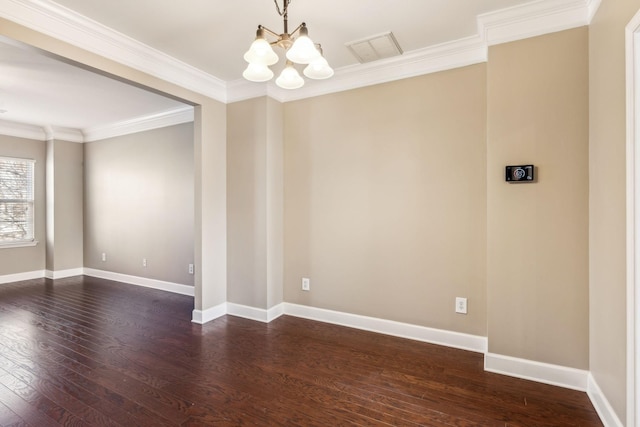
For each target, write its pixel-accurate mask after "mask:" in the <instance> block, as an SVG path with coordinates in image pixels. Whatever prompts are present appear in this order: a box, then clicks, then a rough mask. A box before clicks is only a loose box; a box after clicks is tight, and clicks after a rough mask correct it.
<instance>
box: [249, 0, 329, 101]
mask: <svg viewBox="0 0 640 427" xmlns="http://www.w3.org/2000/svg"><path fill="white" fill-rule="evenodd" d="M273 2H274V3H275V4H276V9H277V11H278V14H279V15H280V16H281V17H282V19H283V20H284V32H283V33H282V34H277V33H275V32H273V31H271V30H270V29H268V28H266V27H263V26H262V25H258V31H257V32H256V39H255V40H254V41H253V43H252V44H251V47H250V48H249V50H248V51H247V52H246V53H245V54H244V60H245V61H247V62H248V63H249V66H248V67H247V69H246V70H244V72H243V73H242V76H243V77H244V78H245V79H247V80H249V81H252V82H266V81H268V80H271V79H272V78H273V75H274V74H273V71H271V69H270V68H269V66H271V65H274V64H275V63H277V62H278V60H279V58H278V55H277V54H276V53H275V51H274V50H273V48H272V46H273V45H275V46H278V47H280V48H282V49H284V50H285V52H286V53H285V56H286V63H285V67H284V69H283V70H282V72H281V73H280V76H279V77H278V78H277V79H276V84H277V85H278V86H280V87H281V88H283V89H298V88H299V87H302V86H303V85H304V79H303V78H302V77H301V76H300V73H298V70H297V69H296V68H295V67H294V65H295V64H303V65H306V67H305V68H304V70H303V73H304V75H305V76H307V77H308V78H310V79H328V78H329V77H331V76H333V69H332V68H331V67H330V66H329V63H328V62H327V60H326V59H325V58H324V56H322V48H321V47H320V45H316V44H314V43H313V41H311V39H310V38H309V31H308V30H307V24H305V23H304V22H303V23H302V24H300V25H299V26H298V27H297V28H296V29H295V30H293V31H292V32H291V33H289V20H288V15H287V10H288V8H289V3H291V0H283V2H282V3H283V4H282V9H280V5H279V4H278V1H277V0H273ZM266 34H269V35H270V36H272V37H275V38H276V40H275V41H272V42H269V41H268V40H267V38H266Z"/></svg>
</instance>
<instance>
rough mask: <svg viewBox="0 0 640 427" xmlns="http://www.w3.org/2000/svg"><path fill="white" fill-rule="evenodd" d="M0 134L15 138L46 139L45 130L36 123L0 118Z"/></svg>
mask: <svg viewBox="0 0 640 427" xmlns="http://www.w3.org/2000/svg"><path fill="white" fill-rule="evenodd" d="M0 135H7V136H15V137H17V138H26V139H35V140H36V141H46V137H47V134H46V132H45V130H44V129H43V128H42V127H40V126H36V125H30V124H26V123H17V122H10V121H8V120H0Z"/></svg>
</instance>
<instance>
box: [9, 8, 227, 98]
mask: <svg viewBox="0 0 640 427" xmlns="http://www.w3.org/2000/svg"><path fill="white" fill-rule="evenodd" d="M0 16H2V17H3V18H6V19H9V20H11V21H14V22H16V23H18V24H20V25H24V26H25V27H28V28H31V29H33V30H36V31H39V32H41V33H44V34H47V35H49V36H52V37H55V38H56V39H59V40H62V41H65V42H67V43H70V44H72V45H74V46H77V47H80V48H82V49H85V50H88V51H90V52H93V53H96V54H98V55H101V56H104V57H105V58H108V59H111V60H114V61H116V62H119V63H121V64H124V65H127V66H129V67H131V68H135V69H136V70H139V71H142V72H144V73H147V74H149V75H152V76H155V77H158V78H160V79H162V80H165V81H168V82H171V83H174V84H176V85H178V86H181V87H184V88H186V89H189V90H192V91H194V92H197V93H200V94H202V95H205V96H208V97H210V98H213V99H215V100H217V101H220V102H226V95H227V87H226V86H227V85H226V83H225V82H224V81H223V80H221V79H219V78H217V77H214V76H212V75H210V74H207V73H205V72H204V71H202V70H199V69H197V68H195V67H193V66H191V65H189V64H186V63H184V62H182V61H179V60H177V59H175V58H173V57H172V56H169V55H167V54H165V53H163V52H161V51H159V50H156V49H153V48H152V47H150V46H147V45H145V44H143V43H141V42H139V41H137V40H135V39H133V38H131V37H129V36H126V35H125V34H122V33H119V32H117V31H115V30H113V29H111V28H109V27H106V26H104V25H102V24H100V23H99V22H96V21H93V20H91V19H89V18H87V17H85V16H83V15H80V14H79V13H77V12H75V11H73V10H71V9H67V8H65V7H63V6H60V5H58V4H56V3H53V2H51V1H49V0H29V1H25V0H0Z"/></svg>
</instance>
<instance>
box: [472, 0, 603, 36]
mask: <svg viewBox="0 0 640 427" xmlns="http://www.w3.org/2000/svg"><path fill="white" fill-rule="evenodd" d="M599 5H600V0H538V1H533V2H531V3H526V4H523V5H519V6H514V7H510V8H507V9H502V10H498V11H495V12H490V13H485V14H482V15H479V16H478V33H479V35H480V37H482V39H483V40H484V41H485V42H486V43H487V45H488V46H493V45H497V44H501V43H508V42H512V41H516V40H522V39H526V38H529V37H535V36H540V35H543V34H548V33H554V32H557V31H563V30H569V29H571V28H576V27H581V26H584V25H589V23H590V22H591V19H592V18H593V16H594V15H595V13H596V12H597V10H598V7H599Z"/></svg>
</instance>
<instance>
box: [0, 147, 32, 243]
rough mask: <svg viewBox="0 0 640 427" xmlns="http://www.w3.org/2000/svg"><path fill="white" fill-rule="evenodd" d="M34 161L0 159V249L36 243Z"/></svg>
mask: <svg viewBox="0 0 640 427" xmlns="http://www.w3.org/2000/svg"><path fill="white" fill-rule="evenodd" d="M34 164H35V161H34V160H29V159H15V158H9V157H0V247H1V246H7V245H16V244H17V245H20V244H29V243H33V242H34V240H35V238H34V215H33V204H34V203H33V199H34V196H33V193H34V191H33V172H34Z"/></svg>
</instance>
